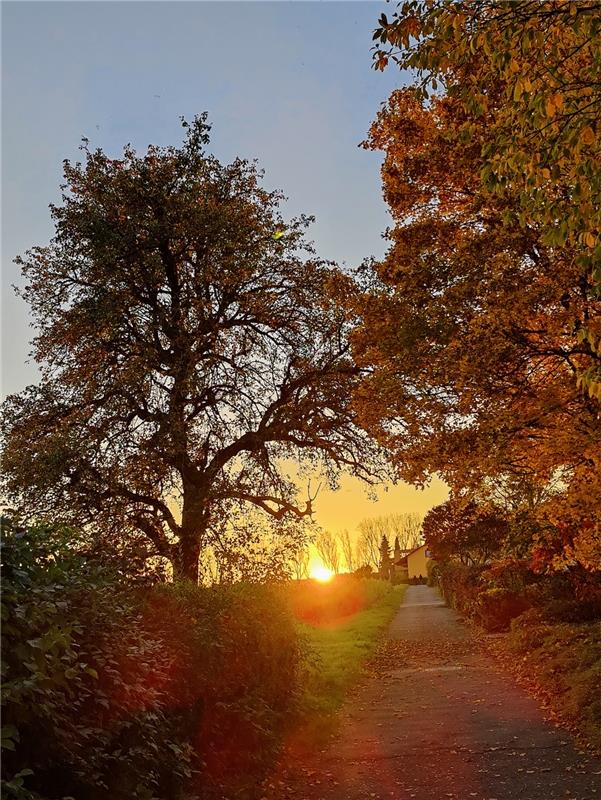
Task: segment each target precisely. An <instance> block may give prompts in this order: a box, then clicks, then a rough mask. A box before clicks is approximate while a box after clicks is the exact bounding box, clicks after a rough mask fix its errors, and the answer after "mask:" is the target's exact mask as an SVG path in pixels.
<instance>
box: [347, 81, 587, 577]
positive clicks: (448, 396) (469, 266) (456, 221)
mask: <svg viewBox="0 0 601 800" xmlns="http://www.w3.org/2000/svg"><path fill="white" fill-rule="evenodd" d="M498 97H499V99H498V102H499V103H501V100H502V96H501V95H499V96H498ZM491 113H492V112H491ZM465 119H466V112H465V110H464V108H463V106H462V104H461V103H460V102H459V101H458V100H457V99H456V98H454V97H452V96H448V95H444V96H440V97H433V98H431V100H430V101H429V102H428V103H425V102H424V101H423V100H419V99H417V98H416V97H415V95H414V93H413V92H412V91H411V90H400V91H397V92H394V93H393V95H392V96H391V98H390V99H389V101H388V104H387V106H386V107H384V108H383V109H382V111H381V112H380V114H379V115H378V118H377V120H376V122H375V123H374V125H373V127H372V129H371V132H370V139H369V142H368V146H369V147H372V148H374V149H380V150H383V151H384V153H385V158H384V163H383V167H382V176H383V184H384V195H385V198H386V200H387V202H388V204H389V206H390V210H391V213H392V217H393V223H394V224H393V227H392V228H391V230H390V231H389V232H388V234H387V235H388V238H389V241H390V248H389V250H388V252H387V254H386V256H385V258H384V259H383V260H382V261H381V262H378V263H375V262H374V263H373V264H371V265H367V267H366V268H365V269H364V285H365V289H366V291H365V294H364V296H363V297H362V298H361V309H360V311H361V313H362V316H363V322H362V325H361V326H360V327H359V328H358V329H357V330H356V331H355V333H354V338H353V344H354V354H355V357H356V359H357V361H358V363H359V364H360V365H361V366H362V367H364V368H365V369H369V370H370V374H369V376H368V377H366V378H365V380H364V381H363V383H362V385H361V387H360V388H359V390H358V391H357V392H356V398H355V408H356V410H357V413H358V415H359V416H360V418H361V420H362V422H363V424H364V425H365V426H366V427H368V428H370V429H371V430H372V431H373V432H374V434H375V435H376V436H377V437H378V438H379V439H380V441H381V442H383V443H385V444H386V445H387V446H388V447H389V448H390V450H391V452H392V453H393V454H394V458H395V461H396V464H397V466H398V469H399V472H400V474H401V475H402V477H403V478H405V479H406V480H409V481H412V482H417V483H421V482H424V481H425V480H427V478H428V475H430V474H432V473H435V472H439V473H440V474H441V476H442V477H444V479H445V480H446V481H447V482H448V483H449V485H451V487H452V488H453V489H454V490H455V492H456V493H462V492H464V490H469V491H470V492H474V493H476V494H478V493H480V492H482V491H483V487H484V486H485V484H486V482H487V481H489V480H490V479H494V480H497V481H498V480H505V479H507V480H513V479H514V477H515V476H519V477H520V479H522V478H524V479H526V480H527V481H528V482H530V483H532V484H533V485H535V486H539V487H543V486H545V485H547V484H548V483H549V482H553V481H554V479H555V477H556V476H557V475H558V474H559V475H561V478H562V481H563V491H562V492H558V493H555V494H554V495H553V497H552V498H549V500H548V502H547V503H546V504H544V507H543V506H541V507H540V508H539V510H538V512H537V513H540V514H541V515H544V516H545V518H546V521H547V522H548V523H549V525H550V526H551V527H549V530H551V529H552V528H553V526H556V523H559V522H560V521H561V520H564V518H565V521H566V522H567V519H568V518H569V520H571V523H570V524H571V525H572V526H573V529H574V530H575V531H580V532H581V534H577V536H578V535H581V536H582V541H581V546H579V548H577V549H579V552H582V553H583V554H584V553H588V554H590V553H591V552H593V551H594V549H595V546H596V543H597V542H599V541H600V537H601V528H600V527H599V520H598V511H597V508H596V505H597V501H596V498H597V497H598V496H599V492H600V491H601V484H600V483H599V481H600V480H601V478H600V477H599V476H600V474H601V472H600V470H599V465H600V463H601V462H600V461H599V453H600V449H599V442H600V441H601V428H600V420H599V413H598V403H597V401H596V400H595V398H593V397H591V396H590V395H588V396H587V395H586V394H585V393H584V392H582V391H580V390H579V389H578V387H577V383H576V381H575V380H574V378H575V376H576V375H578V374H581V373H582V372H583V371H586V370H588V369H596V368H597V366H598V365H599V364H601V361H600V360H599V357H598V355H597V354H596V352H595V351H594V349H593V348H591V347H590V346H589V344H588V343H587V342H586V341H583V339H582V337H581V336H580V333H579V331H581V330H582V329H583V328H590V325H591V324H593V323H594V320H598V319H599V318H600V315H601V303H600V301H599V299H598V296H597V294H596V290H595V287H594V284H593V281H592V275H591V273H590V271H587V268H585V267H583V266H582V264H580V262H579V261H578V258H577V257H576V256H575V254H574V253H573V252H571V251H570V250H569V249H568V248H565V247H551V246H549V245H548V244H545V243H544V241H543V238H544V237H543V233H542V231H541V230H540V229H539V228H537V227H534V226H527V227H526V228H521V227H520V226H519V225H514V224H513V222H512V219H513V217H512V214H513V213H514V212H515V213H518V212H517V210H518V209H519V203H520V199H519V195H518V194H516V196H514V195H512V194H511V192H510V188H507V189H506V190H505V192H504V194H503V196H499V195H497V194H495V193H493V192H490V191H488V190H487V188H486V187H485V185H484V183H483V181H482V177H481V170H482V168H483V167H484V164H485V160H484V159H483V156H482V150H483V145H484V144H485V142H486V141H487V137H488V135H489V132H488V117H479V118H474V120H473V121H472V127H471V129H470V136H469V137H468V138H466V137H465V135H464V133H463V132H462V124H463V122H464V121H465ZM516 192H517V188H516ZM508 212H510V213H509V214H508ZM356 310H357V309H356V307H355V311H356ZM555 529H556V530H557V528H555ZM565 557H566V563H567V562H569V561H570V560H571V559H573V558H574V556H573V554H572V553H571V552H570V553H568V551H567V550H566V551H565ZM586 559H587V563H588V564H589V565H592V566H591V567H590V568H594V565H593V561H592V560H591V558H590V555H587V557H586ZM600 561H601V559H597V565H598V566H601V563H600ZM557 566H559V561H557Z"/></svg>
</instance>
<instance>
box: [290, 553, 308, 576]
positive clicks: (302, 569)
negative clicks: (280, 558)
mask: <svg viewBox="0 0 601 800" xmlns="http://www.w3.org/2000/svg"><path fill="white" fill-rule="evenodd" d="M290 565H291V567H292V575H293V577H294V578H296V580H297V581H301V580H303V579H304V578H308V577H309V551H308V550H307V548H306V547H301V548H299V549H298V550H295V551H293V552H292V553H291V554H290Z"/></svg>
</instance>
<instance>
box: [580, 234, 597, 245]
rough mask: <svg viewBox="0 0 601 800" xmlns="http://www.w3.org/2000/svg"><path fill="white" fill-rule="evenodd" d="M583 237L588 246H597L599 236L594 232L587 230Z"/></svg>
mask: <svg viewBox="0 0 601 800" xmlns="http://www.w3.org/2000/svg"><path fill="white" fill-rule="evenodd" d="M583 239H584V243H585V245H586V246H587V247H595V245H596V244H597V237H596V236H595V234H594V233H591V232H590V231H587V232H586V233H585V234H584V236H583Z"/></svg>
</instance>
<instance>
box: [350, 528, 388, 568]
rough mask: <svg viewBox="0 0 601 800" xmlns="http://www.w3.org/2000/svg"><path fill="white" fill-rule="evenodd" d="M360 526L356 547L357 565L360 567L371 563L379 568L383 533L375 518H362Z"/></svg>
mask: <svg viewBox="0 0 601 800" xmlns="http://www.w3.org/2000/svg"><path fill="white" fill-rule="evenodd" d="M358 528H359V538H358V540H357V548H356V560H357V565H358V566H360V567H362V566H367V565H369V566H371V567H373V569H378V564H379V563H380V541H381V539H382V534H381V533H380V531H379V528H378V526H377V525H375V524H374V519H373V518H371V519H364V520H362V521H361V522H360V523H359V525H358Z"/></svg>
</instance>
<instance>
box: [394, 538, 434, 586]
mask: <svg viewBox="0 0 601 800" xmlns="http://www.w3.org/2000/svg"><path fill="white" fill-rule="evenodd" d="M431 560H432V555H431V553H430V551H429V550H428V548H427V547H426V545H425V544H420V546H419V547H415V548H414V549H413V550H406V551H401V557H400V558H399V559H397V560H396V561H395V562H394V563H393V565H392V568H393V574H394V575H395V576H396V577H397V578H399V579H400V580H401V581H410V580H414V579H416V578H420V577H421V578H427V577H428V562H430V561H431Z"/></svg>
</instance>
